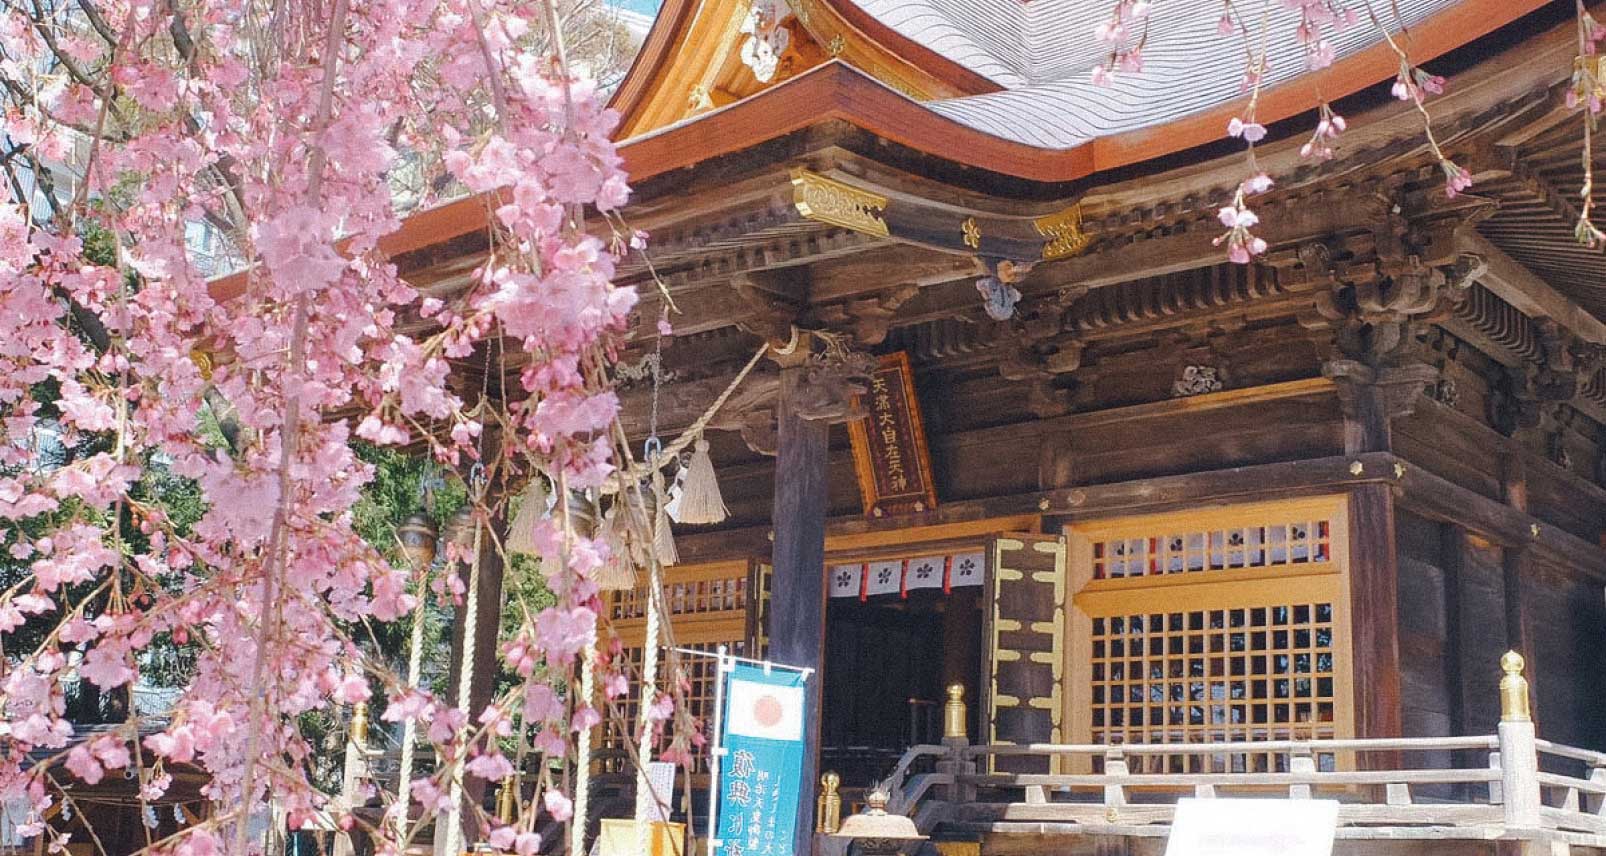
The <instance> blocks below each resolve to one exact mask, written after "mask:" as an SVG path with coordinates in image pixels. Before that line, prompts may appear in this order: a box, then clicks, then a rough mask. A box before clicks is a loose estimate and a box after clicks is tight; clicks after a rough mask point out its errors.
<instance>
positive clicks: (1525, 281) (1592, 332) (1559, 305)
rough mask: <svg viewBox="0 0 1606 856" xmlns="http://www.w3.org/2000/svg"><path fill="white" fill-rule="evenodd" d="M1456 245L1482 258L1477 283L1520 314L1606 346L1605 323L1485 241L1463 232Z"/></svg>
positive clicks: (1458, 236)
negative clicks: (1482, 267)
mask: <svg viewBox="0 0 1606 856" xmlns="http://www.w3.org/2000/svg"><path fill="white" fill-rule="evenodd" d="M1456 246H1457V248H1458V249H1460V250H1462V251H1463V252H1468V253H1475V254H1477V255H1479V256H1482V257H1483V261H1484V263H1485V264H1487V265H1488V266H1489V269H1488V270H1487V271H1486V272H1485V273H1484V275H1483V277H1482V278H1481V279H1480V280H1479V282H1481V283H1483V286H1484V287H1485V288H1487V289H1489V290H1490V291H1492V292H1494V293H1495V294H1496V295H1497V296H1499V297H1500V299H1502V300H1504V301H1506V302H1507V303H1509V304H1511V305H1512V306H1515V307H1516V308H1517V309H1518V310H1519V311H1520V312H1522V313H1523V314H1524V315H1527V316H1529V317H1532V318H1550V319H1552V320H1554V321H1555V322H1556V323H1558V324H1560V325H1561V326H1563V327H1565V328H1566V329H1568V330H1571V331H1572V332H1573V334H1574V335H1576V336H1578V337H1579V338H1580V339H1583V340H1585V341H1588V342H1593V343H1595V344H1598V345H1599V344H1606V323H1602V322H1601V320H1600V319H1599V318H1596V317H1595V316H1594V315H1591V314H1590V313H1589V312H1588V311H1586V310H1585V309H1584V308H1583V307H1582V306H1579V305H1578V304H1577V303H1574V302H1573V301H1572V300H1571V299H1570V298H1568V297H1567V296H1566V295H1564V294H1562V293H1561V292H1559V291H1557V290H1556V289H1555V288H1553V287H1552V286H1551V285H1550V283H1547V282H1545V281H1544V280H1543V279H1540V278H1539V277H1538V276H1537V275H1536V274H1534V272H1533V271H1530V270H1528V268H1526V267H1524V266H1523V265H1522V263H1521V262H1518V261H1517V260H1516V259H1513V258H1512V257H1511V256H1509V255H1507V254H1506V253H1505V251H1504V250H1502V249H1500V248H1499V247H1497V246H1495V245H1494V243H1493V242H1491V241H1490V240H1489V239H1488V238H1485V237H1483V236H1482V235H1480V234H1478V233H1476V232H1473V231H1470V230H1469V231H1464V232H1462V233H1460V234H1458V235H1457V236H1456Z"/></svg>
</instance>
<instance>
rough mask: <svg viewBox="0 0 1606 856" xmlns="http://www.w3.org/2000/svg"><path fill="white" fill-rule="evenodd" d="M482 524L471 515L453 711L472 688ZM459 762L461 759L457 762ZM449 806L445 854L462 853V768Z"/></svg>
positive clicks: (456, 769) (465, 707)
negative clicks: (470, 545)
mask: <svg viewBox="0 0 1606 856" xmlns="http://www.w3.org/2000/svg"><path fill="white" fill-rule="evenodd" d="M484 537H485V522H484V521H483V520H481V519H480V516H479V515H478V514H476V515H474V558H473V560H472V561H471V562H470V563H469V571H468V573H469V576H468V597H467V598H466V599H465V600H464V602H463V611H464V613H465V617H464V619H463V656H462V658H461V662H460V664H459V665H458V670H457V709H458V710H461V711H463V712H465V713H467V712H468V708H469V704H470V702H471V698H470V693H469V690H470V689H472V688H473V686H474V637H475V635H476V634H477V633H478V630H479V628H478V625H479V621H478V619H479V606H480V546H481V542H482V539H483V538H484ZM459 761H461V759H459ZM450 799H451V805H450V807H449V808H448V809H447V815H446V852H447V853H448V854H454V853H461V852H463V766H462V764H461V763H459V764H458V765H457V766H456V767H454V768H453V770H452V785H451V789H450Z"/></svg>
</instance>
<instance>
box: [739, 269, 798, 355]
mask: <svg viewBox="0 0 1606 856" xmlns="http://www.w3.org/2000/svg"><path fill="white" fill-rule="evenodd" d="M731 288H732V290H734V291H735V292H736V294H737V295H739V296H740V297H741V299H742V302H743V303H745V304H746V305H747V307H748V310H749V312H750V314H749V315H748V317H747V318H745V319H742V320H740V321H738V322H736V323H737V326H739V327H741V328H742V329H743V330H746V331H747V332H749V333H752V334H753V335H755V336H762V337H763V338H764V341H766V342H768V343H770V345H771V346H772V347H776V348H785V347H786V346H787V344H788V343H789V342H790V341H791V338H792V330H793V325H795V324H796V323H797V321H798V319H799V318H800V317H801V316H802V313H803V308H804V303H805V301H806V300H807V294H808V270H807V269H805V268H795V267H793V268H780V269H777V270H771V271H755V272H753V273H745V274H737V275H736V276H733V277H731Z"/></svg>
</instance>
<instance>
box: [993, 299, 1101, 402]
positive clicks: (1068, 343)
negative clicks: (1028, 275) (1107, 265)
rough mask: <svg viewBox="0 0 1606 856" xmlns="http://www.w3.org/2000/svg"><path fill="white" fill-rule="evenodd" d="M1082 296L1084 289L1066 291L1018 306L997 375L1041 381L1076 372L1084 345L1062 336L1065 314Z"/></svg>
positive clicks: (1069, 334)
mask: <svg viewBox="0 0 1606 856" xmlns="http://www.w3.org/2000/svg"><path fill="white" fill-rule="evenodd" d="M1085 294H1087V289H1084V288H1067V289H1062V290H1061V291H1059V292H1056V293H1054V294H1051V295H1048V296H1047V297H1043V298H1039V299H1037V300H1033V301H1030V302H1028V303H1025V304H1022V305H1021V306H1019V307H1018V308H1017V310H1016V312H1015V317H1013V318H1011V319H1010V320H1009V321H1008V322H1007V323H1008V333H1006V334H1005V336H1006V339H1005V341H1006V342H1007V345H1006V350H1005V353H1004V356H1003V357H1002V358H1001V360H1000V362H999V366H998V371H999V374H1001V375H1003V376H1004V378H1005V379H1007V380H1029V381H1042V380H1047V379H1049V378H1052V377H1054V376H1055V375H1063V374H1069V373H1070V372H1074V371H1076V370H1077V369H1078V368H1080V367H1081V365H1082V352H1083V350H1084V349H1085V347H1086V345H1085V344H1084V343H1083V342H1082V341H1081V339H1080V337H1078V336H1076V335H1075V334H1074V333H1067V332H1065V331H1066V329H1067V328H1066V324H1065V310H1066V307H1069V306H1070V305H1071V304H1073V303H1075V302H1076V301H1078V300H1080V299H1081V298H1082V297H1083V296H1084V295H1085Z"/></svg>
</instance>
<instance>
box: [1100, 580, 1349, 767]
mask: <svg viewBox="0 0 1606 856" xmlns="http://www.w3.org/2000/svg"><path fill="white" fill-rule="evenodd" d="M1091 641H1092V646H1091V649H1092V661H1091V679H1092V680H1091V688H1090V689H1091V692H1090V697H1089V700H1090V703H1091V706H1092V710H1091V724H1092V729H1093V731H1092V735H1091V736H1092V738H1093V742H1095V743H1220V742H1226V741H1245V740H1285V739H1319V738H1333V737H1336V736H1338V732H1337V707H1336V705H1335V691H1336V687H1335V681H1334V670H1335V668H1336V663H1335V661H1334V657H1333V642H1334V638H1333V605H1332V604H1331V603H1314V604H1292V605H1278V606H1254V607H1239V608H1232V609H1202V610H1192V611H1187V612H1181V611H1178V612H1149V613H1140V614H1136V615H1124V616H1123V615H1113V616H1108V617H1097V618H1093V619H1092V639H1091ZM1330 760H1331V759H1329V761H1330ZM1269 763H1271V761H1270V760H1269V756H1266V755H1260V754H1234V755H1223V754H1200V755H1185V756H1184V755H1167V756H1159V755H1151V756H1134V757H1133V758H1132V759H1130V761H1129V765H1130V767H1131V769H1132V771H1133V772H1174V773H1176V772H1187V773H1196V772H1266V771H1267V770H1268V764H1269Z"/></svg>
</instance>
